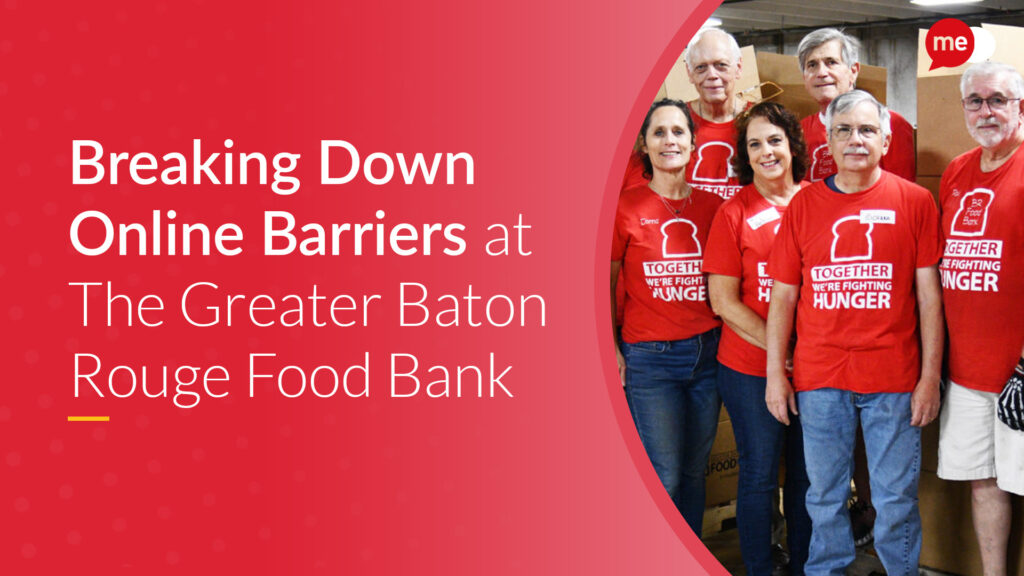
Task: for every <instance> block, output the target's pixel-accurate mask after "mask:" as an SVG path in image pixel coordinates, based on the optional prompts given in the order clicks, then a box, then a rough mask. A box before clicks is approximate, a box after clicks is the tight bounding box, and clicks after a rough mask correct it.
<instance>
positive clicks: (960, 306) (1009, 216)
mask: <svg viewBox="0 0 1024 576" xmlns="http://www.w3.org/2000/svg"><path fill="white" fill-rule="evenodd" d="M939 197H940V198H941V203H942V231H943V232H944V233H945V236H946V245H945V251H944V254H943V257H942V265H941V266H940V271H941V273H942V298H943V302H944V306H945V310H946V324H947V326H948V327H949V373H950V378H952V379H953V381H954V382H956V383H957V384H961V385H963V386H966V387H968V388H973V389H975V390H983V391H985V392H1000V391H1002V389H1003V386H1004V385H1005V384H1006V380H1007V379H1008V378H1009V377H1010V376H1011V375H1012V374H1013V368H1014V366H1016V364H1017V360H1018V359H1019V358H1020V350H1021V345H1022V344H1024V225H1022V224H1021V217H1022V216H1024V146H1022V147H1021V148H1018V149H1017V151H1016V152H1015V153H1014V154H1013V157H1012V158H1010V159H1009V160H1007V161H1006V163H1005V164H1003V165H1002V166H1000V167H999V168H998V169H996V170H994V171H992V172H988V173H984V172H982V171H981V148H975V149H974V150H971V151H970V152H967V153H966V154H962V155H960V156H958V157H956V158H955V159H954V160H953V161H952V162H951V163H950V164H949V167H948V168H946V172H945V173H944V174H943V175H942V184H941V187H940V193H939Z"/></svg>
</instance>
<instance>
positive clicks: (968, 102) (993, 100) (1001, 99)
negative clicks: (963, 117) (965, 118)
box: [961, 96, 1020, 112]
mask: <svg viewBox="0 0 1024 576" xmlns="http://www.w3.org/2000/svg"><path fill="white" fill-rule="evenodd" d="M1013 100H1020V98H1007V97H1006V96H989V97H988V98H982V97H980V96H971V97H970V98H964V99H963V100H961V102H962V103H963V105H964V110H967V111H968V112H977V111H978V110H981V105H982V104H988V109H989V110H991V111H993V112H996V111H998V110H1005V109H1006V105H1007V104H1009V103H1010V102H1011V101H1013Z"/></svg>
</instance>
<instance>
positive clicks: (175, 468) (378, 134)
mask: <svg viewBox="0 0 1024 576" xmlns="http://www.w3.org/2000/svg"><path fill="white" fill-rule="evenodd" d="M717 4H718V2H716V1H705V2H696V1H691V2H678V1H675V2H667V1H641V2H639V3H630V4H628V5H627V4H625V3H619V2H609V1H605V2H598V3H594V2H581V1H575V0H574V1H572V2H561V3H548V2H536V1H531V2H525V3H514V4H493V3H479V2H470V1H459V2H449V3H446V4H445V5H441V6H428V5H424V4H422V3H412V2H410V3H407V5H395V4H386V5H385V4H381V5H377V4H374V3H369V2H367V3H361V4H351V5H348V6H339V5H336V4H334V3H327V2H314V3H310V4H304V5H295V6H288V7H286V6H285V5H284V4H283V3H282V4H271V3H265V2H254V3H248V4H244V5H238V6H237V7H234V8H228V7H224V6H220V5H215V4H213V3H210V2H183V3H171V2H162V3H156V4H153V5H148V4H146V5H143V4H138V5H137V4H136V3H129V2H117V3H110V4H105V5H103V7H94V6H90V5H87V4H86V5H66V6H61V7H59V8H56V7H52V6H45V5H43V4H42V3H32V2H27V1H25V0H7V1H6V2H4V4H3V6H2V8H0V22H3V25H2V28H0V57H2V59H3V60H2V61H3V66H2V68H0V110H3V121H2V122H0V142H2V143H3V150H4V154H3V158H2V160H0V169H2V171H3V174H4V199H5V201H4V204H3V207H2V209H0V213H2V219H0V230H2V234H3V236H2V246H3V248H2V249H0V286H3V296H4V297H3V301H2V309H0V318H2V322H3V328H2V333H3V335H4V346H2V347H0V349H2V360H3V366H4V374H3V378H2V382H3V393H2V395H0V511H2V512H0V532H2V536H3V537H2V538H0V570H2V571H3V572H4V573H7V574H55V573H58V572H63V571H68V572H70V571H74V572H80V573H99V572H101V571H117V572H120V571H122V570H124V569H127V570H128V571H129V572H131V571H135V572H138V573H144V574H158V573H185V572H190V573H200V574H206V573H252V574H313V573H341V572H344V573H357V574H481V573H488V574H662V573H665V574H668V573H672V574H678V573H681V572H682V573H709V574H724V570H722V568H721V567H720V566H719V565H718V564H717V563H716V562H715V561H714V559H713V558H712V557H711V556H710V554H709V553H708V552H707V550H705V549H704V548H703V546H702V545H701V544H700V542H699V541H698V540H697V539H696V538H695V537H694V536H693V534H692V533H690V532H689V530H688V529H687V528H686V527H685V524H684V523H683V521H682V519H681V518H680V517H678V515H677V514H676V513H675V511H674V509H673V508H672V506H671V503H670V501H669V499H668V497H667V496H666V495H665V494H664V493H663V492H662V491H661V488H660V486H659V484H658V481H657V478H656V476H655V474H654V472H653V470H652V469H651V467H650V465H649V463H648V462H647V459H646V457H645V456H644V454H643V451H642V448H641V446H640V443H639V440H638V439H637V437H636V435H635V432H634V431H633V428H632V423H631V421H630V419H629V414H628V411H627V409H626V405H625V402H624V400H623V398H622V396H621V390H620V389H619V385H618V383H617V382H616V380H615V374H614V360H613V358H612V357H611V348H610V332H611V328H610V323H609V319H608V317H607V316H608V314H607V310H608V295H607V290H606V289H605V288H604V286H606V284H605V282H606V280H605V279H606V278H607V274H608V258H607V253H608V246H609V245H610V235H611V229H610V228H611V221H612V213H613V210H614V202H615V196H616V194H617V186H618V183H619V181H620V178H621V173H622V170H623V169H624V166H625V160H626V158H627V154H628V149H629V146H630V145H631V143H632V139H633V135H634V134H635V130H636V127H638V126H639V124H640V121H641V119H642V116H643V113H644V111H645V110H646V107H647V103H649V102H650V100H651V99H652V98H653V96H654V94H655V92H656V90H657V87H658V85H659V84H660V81H661V78H663V77H664V75H665V73H666V72H667V71H668V69H669V67H670V66H671V64H672V62H673V61H674V60H675V58H676V56H677V55H678V54H679V53H680V51H681V50H682V48H683V47H684V45H685V42H686V40H687V39H688V38H689V37H690V36H691V35H692V34H693V32H694V31H696V29H697V27H698V25H699V23H700V22H701V21H703V20H704V19H705V18H706V17H707V16H708V15H709V14H710V13H711V11H712V10H713V9H714V8H715V6H716V5H717ZM193 138H200V139H202V140H203V143H204V148H206V149H207V150H209V151H214V150H220V149H221V144H222V142H223V140H224V139H225V138H231V139H233V140H234V143H235V146H234V149H233V151H234V152H236V153H238V152H247V151H259V152H263V153H265V154H267V155H268V156H269V155H272V154H274V153H277V152H282V151H289V152H298V153H301V154H302V155H303V158H302V160H300V164H299V169H298V171H297V172H296V174H297V175H298V176H299V177H300V178H302V181H303V187H302V188H301V189H300V190H299V191H298V192H297V193H296V194H294V195H291V196H277V195H275V194H273V193H272V192H271V191H270V189H269V186H259V185H253V184H250V185H248V186H239V185H234V186H219V187H218V186H211V185H202V186H193V185H188V186H161V185H153V186H139V185H136V184H133V183H131V182H130V181H128V180H127V179H125V176H124V173H122V178H123V179H124V180H122V182H121V183H120V184H118V185H116V186H111V185H109V184H97V185H93V186H73V185H72V184H71V141H72V140H74V139H93V140H99V141H100V142H101V143H103V144H104V146H105V148H106V152H107V153H108V154H109V153H110V152H112V151H118V152H120V151H129V152H139V151H148V152H152V153H154V154H157V155H158V156H159V155H162V154H163V153H166V152H170V151H182V152H188V151H189V150H190V148H191V141H192V139H193ZM321 139H344V140H348V141H350V142H352V143H353V144H355V145H356V146H357V148H358V149H359V150H360V152H361V153H363V155H364V156H365V155H366V154H369V153H371V152H378V151H379V152H387V153H390V154H394V153H397V152H404V153H406V154H407V155H411V154H413V153H415V152H424V153H433V152H438V151H439V152H469V153H471V154H472V155H473V157H474V160H475V162H476V183H475V185H473V186H453V187H446V186H438V185H435V186H431V187H428V186H423V185H419V186H404V185H402V184H397V183H393V184H390V185H387V186H382V187H375V186H371V185H369V184H367V183H365V182H363V181H360V180H357V181H356V182H354V183H352V184H348V185H344V186H329V187H322V186H320V185H319V184H318V182H317V181H318V170H319V152H318V142H319V140H321ZM90 209H95V210H101V211H103V212H105V213H107V214H108V215H110V216H111V218H112V219H114V220H115V222H120V221H141V222H147V221H148V220H149V218H150V213H151V211H152V210H170V209H174V210H176V211H177V213H178V218H177V221H178V222H179V223H180V222H204V223H207V224H209V225H211V226H216V225H218V224H220V223H223V222H228V221H231V222H235V223H237V224H239V225H240V226H241V227H242V228H243V230H245V232H246V235H247V238H246V243H245V244H244V246H245V248H246V250H245V252H244V253H243V254H242V255H240V256H235V257H224V256H207V257H203V256H189V257H183V256H178V257H166V256H162V257H152V256H150V257H137V256H136V257H130V256H129V257H120V256H116V255H112V253H108V254H107V255H103V256H98V257H86V256H82V255H80V254H78V253H76V252H75V251H74V250H73V249H72V247H71V244H70V242H69V240H68V229H69V227H70V223H71V221H72V219H73V218H74V217H75V215H77V214H78V213H80V212H82V211H84V210H90ZM378 209H382V210H385V211H386V212H387V215H388V216H387V218H386V220H385V221H386V222H389V223H397V222H410V223H413V224H421V223H426V222H445V223H447V222H461V223H463V224H465V225H466V226H467V228H468V229H469V231H468V232H467V234H466V239H467V242H468V244H469V249H468V251H467V253H466V254H465V255H463V256H460V257H456V258H451V257H446V256H442V255H434V256H429V257H427V256H413V257H407V258H400V257H396V256H384V257H378V256H372V255H370V256H362V257H351V256H337V257H333V256H326V257H305V256H298V255H296V256H288V257H276V258H275V257H266V256H263V255H262V254H261V252H262V250H261V242H262V234H261V227H262V212H263V211H264V210H286V211H289V212H291V213H292V214H294V215H295V216H296V218H297V220H298V221H299V222H300V223H302V222H306V221H313V222H321V223H331V222H348V221H352V222H364V221H373V220H374V218H373V213H374V212H375V211H376V210H378ZM520 213H522V214H523V215H524V220H525V222H526V223H527V224H529V225H531V226H532V227H533V228H532V230H531V231H530V232H529V233H528V235H527V237H526V248H527V249H529V250H532V251H533V255H531V256H529V257H517V256H513V257H489V256H485V255H483V244H484V241H485V240H486V239H487V238H489V236H488V235H487V234H485V233H484V230H485V229H486V227H487V226H488V225H489V224H492V223H497V222H501V223H505V224H506V225H511V224H513V223H515V218H516V215H517V214H520ZM595 247H596V248H595ZM108 280H109V281H111V282H113V284H114V286H115V289H116V291H118V292H121V293H125V294H129V295H131V296H133V297H135V298H138V297H140V296H142V295H144V294H149V293H152V294H157V295H160V296H161V297H163V298H164V301H165V304H166V305H167V307H168V310H169V311H168V313H166V314H164V315H162V317H163V318H165V319H166V323H165V324H164V325H163V326H161V327H157V328H145V327H140V326H133V327H127V326H124V325H121V323H118V324H119V325H118V326H117V327H114V328H107V327H105V326H103V325H102V324H103V322H102V315H93V316H92V318H91V321H90V325H89V326H88V327H83V326H81V323H80V314H81V308H80V293H79V292H78V291H77V290H76V289H73V288H71V287H69V286H68V285H67V283H68V282H81V281H108ZM196 281H208V282H215V283H217V284H219V285H220V286H221V289H222V292H223V293H242V294H247V295H250V296H251V295H254V294H257V293H267V294H275V295H282V294H286V293H299V294H305V293H307V292H308V290H309V287H310V286H311V285H312V284H318V285H319V286H320V291H321V293H322V294H334V293H351V294H361V293H364V292H365V293H373V292H376V293H381V294H383V295H384V297H385V299H386V300H387V301H388V302H392V303H393V302H394V301H395V300H396V297H397V287H398V283H399V282H422V283H424V284H426V285H427V286H428V287H429V288H430V289H431V293H432V294H433V295H435V296H436V295H439V294H441V293H454V294H461V293H463V292H464V291H465V286H466V285H467V284H472V285H473V288H474V291H475V292H476V293H477V294H480V295H485V296H486V295H490V294H496V293H505V294H510V295H515V294H521V293H523V294H533V293H536V294H541V295H543V296H544V298H545V299H546V301H547V311H548V325H547V326H546V327H544V328H537V327H528V328H518V327H509V328H503V329H499V328H487V327H482V328H466V327H463V328H458V329H452V328H448V329H441V328H436V327H434V328H431V327H422V328H403V329H398V328H397V314H396V313H395V310H396V307H394V306H390V307H388V306H384V307H382V308H380V309H378V310H377V312H378V313H377V314H375V315H373V317H372V321H371V326H370V327H369V328H302V329H296V328H291V329H288V328H254V327H252V326H248V325H244V324H243V325H239V326H235V327H231V328H224V327H220V328H205V329H201V328H195V327H190V326H187V325H186V324H185V323H184V322H183V321H182V320H181V319H180V316H179V315H178V314H177V313H176V312H175V310H176V306H177V304H176V295H177V294H179V293H180V291H181V290H182V289H184V287H185V286H187V285H188V284H191V283H193V282H196ZM595 285H596V288H595ZM101 302H102V300H101V299H94V300H93V301H91V305H92V306H98V305H100V304H101ZM366 350H369V351H370V352H371V354H372V355H373V356H374V357H375V358H376V362H375V366H379V367H380V368H378V370H377V372H378V375H377V376H376V377H375V378H374V380H375V383H374V385H373V386H372V390H373V391H374V392H372V397H371V398H370V399H358V400H351V399H348V398H345V397H343V396H339V397H335V398H331V399H319V398H315V397H312V396H308V395H307V396H306V397H303V398H301V399H295V400H292V399H287V398H284V397H281V396H278V395H276V394H271V393H269V392H268V393H264V394H262V395H261V396H258V397H257V398H255V399H249V398H248V397H247V396H246V395H245V394H244V392H245V379H244V374H245V372H246V366H247V365H246V356H247V354H249V353H250V352H275V353H277V354H278V355H279V358H280V360H281V361H282V363H291V364H300V365H307V366H311V365H316V364H322V363H331V364H334V365H338V366H345V365H348V364H349V363H352V362H355V361H358V360H360V359H361V357H362V352H363V351H366ZM76 352H88V353H93V354H96V355H98V356H100V357H101V358H102V359H103V360H104V363H105V364H106V365H108V366H109V365H114V364H131V365H136V366H138V365H142V364H146V365H149V366H150V369H151V370H153V369H154V368H155V367H158V366H160V365H161V364H171V365H176V364H177V363H184V364H193V365H196V364H199V365H210V364H223V365H225V366H227V368H228V369H229V370H230V371H231V373H232V376H233V378H232V383H233V385H232V386H231V388H230V389H231V391H232V393H233V394H232V396H231V397H229V398H228V399H224V400H217V399H211V398H204V399H203V400H202V401H201V403H200V404H199V406H198V407H197V408H194V409H191V410H182V409H178V408H175V407H173V405H172V404H171V402H170V400H169V399H147V398H145V397H141V396H137V397H133V398H132V399H124V400H122V399H117V398H112V397H108V398H105V399H91V398H81V399H75V398H74V397H73V390H74V389H73V379H72V373H73V355H74V354H75V353H76ZM392 352H407V353H412V354H416V355H417V356H418V357H419V358H420V360H421V361H422V362H423V363H424V364H434V363H441V364H447V365H455V364H466V363H472V364H478V363H484V364H485V363H486V359H487V354H488V352H494V353H495V355H496V359H497V362H498V364H499V365H503V364H512V365H513V366H514V368H513V369H512V371H511V372H510V375H509V376H508V377H507V379H506V382H507V384H508V385H509V387H510V388H512V390H513V392H514V393H515V394H516V398H514V399H500V398H499V399H493V400H480V399H473V398H463V399H448V400H430V399H426V398H422V397H421V398H416V399H392V398H388V397H387V394H386V392H387V390H386V381H385V379H384V374H383V372H384V369H385V368H386V358H387V354H389V353H392ZM79 414H105V415H109V416H111V422H109V423H105V424H97V423H69V422H67V421H66V417H67V416H68V415H79Z"/></svg>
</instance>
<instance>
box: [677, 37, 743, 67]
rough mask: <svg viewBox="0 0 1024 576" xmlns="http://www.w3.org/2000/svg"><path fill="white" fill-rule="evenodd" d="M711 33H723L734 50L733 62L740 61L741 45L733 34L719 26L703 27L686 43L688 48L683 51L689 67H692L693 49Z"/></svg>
mask: <svg viewBox="0 0 1024 576" xmlns="http://www.w3.org/2000/svg"><path fill="white" fill-rule="evenodd" d="M711 33H715V34H721V35H722V36H724V37H725V38H726V41H727V42H728V43H729V48H730V50H731V52H732V63H733V64H736V63H737V62H739V61H740V45H739V43H738V42H736V38H734V37H733V35H732V34H729V33H728V32H726V31H725V30H721V29H719V28H701V29H700V30H698V31H697V33H696V34H694V35H693V39H691V40H690V43H689V44H687V45H686V50H684V51H683V61H684V62H686V68H687V69H689V68H690V56H692V55H693V49H694V48H695V47H696V46H697V44H699V43H700V41H701V40H703V39H704V37H705V36H707V35H708V34H711Z"/></svg>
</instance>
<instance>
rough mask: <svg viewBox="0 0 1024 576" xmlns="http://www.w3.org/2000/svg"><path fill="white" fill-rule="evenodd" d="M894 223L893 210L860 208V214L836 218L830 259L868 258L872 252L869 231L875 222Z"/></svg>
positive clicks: (852, 260)
mask: <svg viewBox="0 0 1024 576" xmlns="http://www.w3.org/2000/svg"><path fill="white" fill-rule="evenodd" d="M895 223H896V212H895V211H893V210H861V211H860V214H855V215H852V216H846V217H844V218H840V219H839V220H836V221H835V224H833V225H832V252H831V257H832V261H833V262H854V261H857V260H870V259H871V257H872V254H873V252H874V244H873V241H872V239H871V233H872V232H873V231H874V230H875V224H895Z"/></svg>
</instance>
